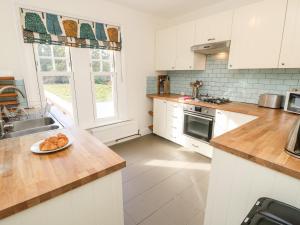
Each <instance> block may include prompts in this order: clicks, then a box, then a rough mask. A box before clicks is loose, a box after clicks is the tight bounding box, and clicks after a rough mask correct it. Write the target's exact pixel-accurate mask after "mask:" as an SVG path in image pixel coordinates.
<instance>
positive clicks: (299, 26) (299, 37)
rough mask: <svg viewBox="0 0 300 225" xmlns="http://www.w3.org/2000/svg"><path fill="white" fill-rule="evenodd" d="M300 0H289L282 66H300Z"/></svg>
mask: <svg viewBox="0 0 300 225" xmlns="http://www.w3.org/2000/svg"><path fill="white" fill-rule="evenodd" d="M299 58H300V0H289V1H288V7H287V13H286V20H285V27H284V33H283V40H282V47H281V55H280V60H279V67H280V68H300V60H299Z"/></svg>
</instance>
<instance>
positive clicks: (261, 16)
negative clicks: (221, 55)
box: [228, 0, 287, 69]
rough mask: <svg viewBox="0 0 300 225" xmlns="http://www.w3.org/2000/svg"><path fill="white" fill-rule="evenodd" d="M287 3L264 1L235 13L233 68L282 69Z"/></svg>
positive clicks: (231, 52)
mask: <svg viewBox="0 0 300 225" xmlns="http://www.w3.org/2000/svg"><path fill="white" fill-rule="evenodd" d="M286 4H287V0H264V1H260V2H257V3H253V4H250V5H247V6H243V7H241V8H238V9H237V10H236V11H235V14H234V18H233V26H232V38H231V47H230V54H229V63H228V66H229V69H249V68H277V67H278V60H279V54H280V47H281V41H282V33H283V27H284V20H285V12H286Z"/></svg>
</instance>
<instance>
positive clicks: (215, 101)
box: [195, 95, 230, 105]
mask: <svg viewBox="0 0 300 225" xmlns="http://www.w3.org/2000/svg"><path fill="white" fill-rule="evenodd" d="M195 100H196V101H197V100H198V101H200V102H207V103H212V104H218V105H221V104H225V103H229V102H230V100H229V98H219V97H213V96H208V95H201V96H199V97H198V98H197V99H195Z"/></svg>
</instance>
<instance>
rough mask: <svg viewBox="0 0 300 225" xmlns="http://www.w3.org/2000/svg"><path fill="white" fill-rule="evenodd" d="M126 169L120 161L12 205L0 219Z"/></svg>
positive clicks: (1, 214) (0, 212)
mask: <svg viewBox="0 0 300 225" xmlns="http://www.w3.org/2000/svg"><path fill="white" fill-rule="evenodd" d="M125 167H126V161H125V160H124V161H122V162H121V163H118V164H115V165H113V166H111V167H109V168H107V169H105V170H102V171H99V172H96V173H94V174H91V175H89V176H87V177H83V178H81V179H78V180H76V181H73V182H71V183H68V184H66V185H64V186H61V187H59V188H56V189H54V190H51V191H49V192H46V193H44V194H42V195H39V196H36V197H34V198H32V199H28V200H26V201H24V202H21V203H18V204H16V205H13V206H11V207H8V208H6V209H3V210H0V219H4V218H6V217H9V216H11V215H14V214H16V213H18V212H21V211H23V210H26V209H28V208H31V207H33V206H36V205H38V204H40V203H42V202H45V201H47V200H50V199H52V198H55V197H57V196H59V195H61V194H64V193H66V192H68V191H71V190H73V189H76V188H78V187H80V186H83V185H85V184H87V183H90V182H92V181H95V180H97V179H99V178H102V177H104V176H107V175H109V174H111V173H113V172H116V171H118V170H120V169H122V168H125Z"/></svg>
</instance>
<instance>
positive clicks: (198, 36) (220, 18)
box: [195, 11, 233, 45]
mask: <svg viewBox="0 0 300 225" xmlns="http://www.w3.org/2000/svg"><path fill="white" fill-rule="evenodd" d="M232 18H233V11H226V12H222V13H218V14H215V15H212V16H208V17H205V18H201V19H199V20H197V21H196V31H195V44H196V45H197V44H206V43H212V42H219V41H227V40H230V39H231V27H232Z"/></svg>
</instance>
